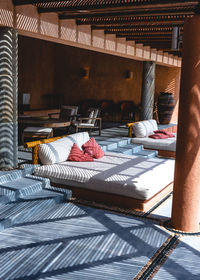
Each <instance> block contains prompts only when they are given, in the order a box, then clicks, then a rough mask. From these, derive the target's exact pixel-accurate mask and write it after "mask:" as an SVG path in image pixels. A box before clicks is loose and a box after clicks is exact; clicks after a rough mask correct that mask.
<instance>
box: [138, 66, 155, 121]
mask: <svg viewBox="0 0 200 280" xmlns="http://www.w3.org/2000/svg"><path fill="white" fill-rule="evenodd" d="M155 65H156V64H155V62H152V61H144V62H143V74H142V95H141V104H142V110H141V120H149V119H152V118H153V107H154V94H155Z"/></svg>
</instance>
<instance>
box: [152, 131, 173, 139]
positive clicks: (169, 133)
mask: <svg viewBox="0 0 200 280" xmlns="http://www.w3.org/2000/svg"><path fill="white" fill-rule="evenodd" d="M154 133H161V134H164V135H167V136H168V138H172V137H175V136H174V134H173V133H171V132H168V131H165V130H155V131H154Z"/></svg>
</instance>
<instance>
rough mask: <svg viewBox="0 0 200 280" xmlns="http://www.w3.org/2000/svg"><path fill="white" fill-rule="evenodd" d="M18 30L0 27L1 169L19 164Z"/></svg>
mask: <svg viewBox="0 0 200 280" xmlns="http://www.w3.org/2000/svg"><path fill="white" fill-rule="evenodd" d="M17 39H18V38H17V32H16V31H15V30H14V29H13V28H10V27H0V169H1V170H3V169H11V168H15V167H17V165H18V156H17V151H18V139H17V138H18V137H17V134H18V125H17V91H18V90H17V87H18V86H17V80H18V79H17V67H18V66H17V61H18V59H17V50H18V44H17Z"/></svg>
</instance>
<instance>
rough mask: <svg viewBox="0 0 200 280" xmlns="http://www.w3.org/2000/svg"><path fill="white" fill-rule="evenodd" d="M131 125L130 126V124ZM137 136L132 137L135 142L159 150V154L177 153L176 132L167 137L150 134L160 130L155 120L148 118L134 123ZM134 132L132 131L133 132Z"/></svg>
mask: <svg viewBox="0 0 200 280" xmlns="http://www.w3.org/2000/svg"><path fill="white" fill-rule="evenodd" d="M127 125H128V124H127ZM128 127H130V126H128ZM131 128H132V130H133V134H134V135H135V137H133V138H132V139H131V142H132V143H134V144H142V145H143V146H144V148H145V149H152V150H157V151H158V155H159V156H164V157H174V158H175V155H176V134H175V133H174V134H173V135H174V137H172V138H166V139H152V138H149V135H152V134H154V131H157V130H158V125H157V123H156V121H155V120H146V121H140V122H136V123H132V126H131ZM131 133H132V132H131Z"/></svg>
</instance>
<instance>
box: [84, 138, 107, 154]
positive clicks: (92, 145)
mask: <svg viewBox="0 0 200 280" xmlns="http://www.w3.org/2000/svg"><path fill="white" fill-rule="evenodd" d="M82 148H83V150H84V152H85V153H87V154H89V155H90V156H91V157H93V158H102V157H103V156H104V151H103V150H102V149H101V148H100V147H99V145H98V144H97V142H96V140H95V139H94V138H90V140H88V141H87V142H86V143H85V144H83V146H82Z"/></svg>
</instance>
